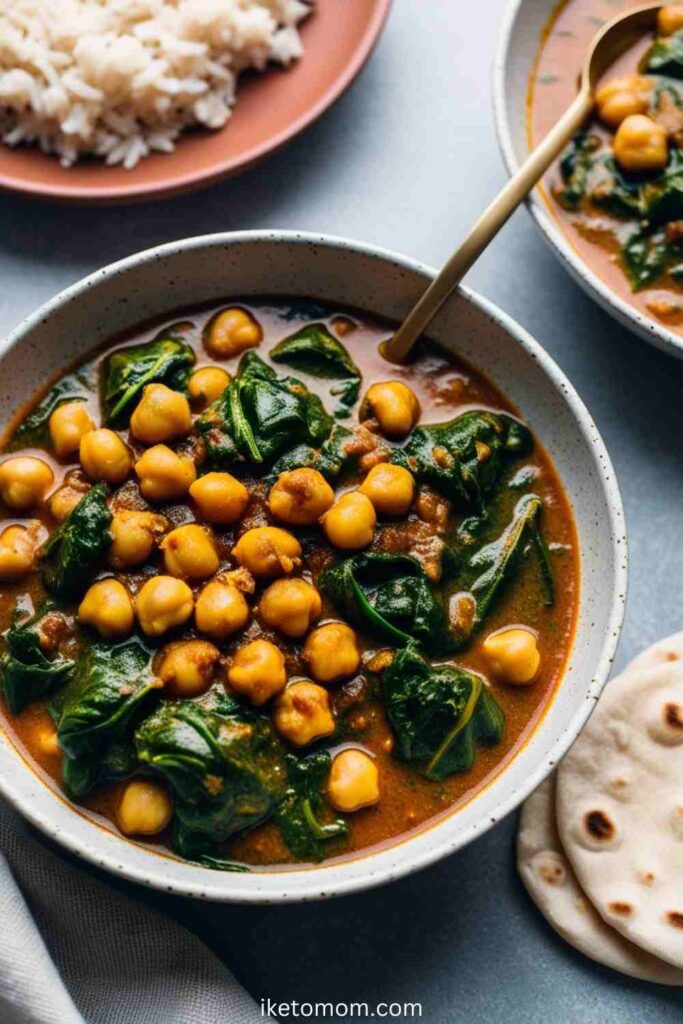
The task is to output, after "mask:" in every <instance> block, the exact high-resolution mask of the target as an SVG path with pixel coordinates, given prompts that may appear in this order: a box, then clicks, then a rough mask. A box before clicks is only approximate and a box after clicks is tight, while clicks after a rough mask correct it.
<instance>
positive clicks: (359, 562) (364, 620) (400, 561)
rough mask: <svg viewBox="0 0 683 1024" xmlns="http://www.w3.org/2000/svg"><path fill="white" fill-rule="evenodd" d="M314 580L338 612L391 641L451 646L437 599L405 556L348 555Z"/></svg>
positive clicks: (437, 650) (436, 649)
mask: <svg viewBox="0 0 683 1024" xmlns="http://www.w3.org/2000/svg"><path fill="white" fill-rule="evenodd" d="M319 585H320V587H321V589H322V590H323V591H324V593H326V594H327V596H328V597H329V598H330V600H331V601H332V603H333V604H334V606H335V608H336V609H337V610H338V611H339V612H340V613H341V614H343V615H345V616H347V617H348V618H349V619H351V620H352V621H353V622H355V623H356V624H357V625H360V626H364V627H366V628H369V629H371V630H372V632H373V633H378V634H380V635H381V636H383V637H385V638H386V639H387V640H390V641H392V642H393V643H395V644H400V645H403V644H407V643H409V642H410V641H411V640H413V639H414V640H416V641H418V642H419V643H420V644H421V645H422V646H423V647H424V648H425V650H427V651H429V652H430V653H440V652H443V653H447V652H449V651H451V650H454V649H455V646H456V642H455V638H454V637H453V636H452V635H451V633H450V630H449V626H448V619H447V617H446V612H445V610H444V607H443V604H442V602H441V599H440V597H439V596H438V595H437V593H436V591H435V590H433V589H432V587H431V586H430V584H429V580H428V579H427V575H426V573H425V571H424V569H423V568H422V566H421V565H420V563H419V562H417V561H416V560H415V559H414V558H411V557H410V555H392V554H384V553H382V554H360V555H354V556H353V557H351V558H346V559H344V560H343V561H342V562H339V563H338V564H337V565H335V566H333V567H332V568H331V569H327V570H326V571H325V572H324V573H323V574H322V575H321V577H320V580H319Z"/></svg>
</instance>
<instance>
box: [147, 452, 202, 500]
mask: <svg viewBox="0 0 683 1024" xmlns="http://www.w3.org/2000/svg"><path fill="white" fill-rule="evenodd" d="M135 474H136V476H137V478H138V480H139V481H140V493H141V494H142V496H143V498H146V499H147V501H173V500H175V499H176V498H182V497H183V496H184V495H185V494H187V492H188V490H189V488H190V485H191V484H193V483H194V481H195V480H196V478H197V470H196V469H195V465H194V462H193V461H192V459H190V458H186V457H185V456H182V455H177V454H176V452H174V451H172V450H171V449H170V448H167V447H166V445H165V444H156V445H154V447H153V448H148V449H147V451H146V452H145V453H144V455H143V456H142V457H141V458H139V459H138V461H137V462H136V463H135Z"/></svg>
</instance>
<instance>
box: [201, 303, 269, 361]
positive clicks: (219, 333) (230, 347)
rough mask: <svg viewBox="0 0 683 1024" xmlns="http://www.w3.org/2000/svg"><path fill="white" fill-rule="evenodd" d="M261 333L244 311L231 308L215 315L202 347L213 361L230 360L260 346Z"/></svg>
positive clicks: (236, 307) (234, 307) (256, 324)
mask: <svg viewBox="0 0 683 1024" xmlns="http://www.w3.org/2000/svg"><path fill="white" fill-rule="evenodd" d="M262 338H263V331H262V330H261V327H260V325H259V324H258V323H257V322H256V320H255V319H254V318H253V316H251V314H250V313H247V311H246V309H241V308H240V307H239V306H232V307H230V309H223V310H221V312H220V313H217V314H216V316H214V317H213V318H212V319H211V321H210V322H209V325H208V327H207V331H206V335H205V338H204V347H205V348H206V351H207V352H208V353H209V355H211V356H213V357H214V359H232V357H233V356H238V355H241V353H242V352H246V350H247V349H248V348H256V347H257V346H258V345H260V344H261V340H262Z"/></svg>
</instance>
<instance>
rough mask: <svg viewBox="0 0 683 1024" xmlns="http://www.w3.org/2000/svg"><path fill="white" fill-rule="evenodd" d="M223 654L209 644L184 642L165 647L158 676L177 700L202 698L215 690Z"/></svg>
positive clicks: (202, 641) (160, 656)
mask: <svg viewBox="0 0 683 1024" xmlns="http://www.w3.org/2000/svg"><path fill="white" fill-rule="evenodd" d="M220 656H221V654H220V651H219V650H218V648H217V647H214V645H213V644H210V643H208V641H206V640H181V641H178V642H177V643H172V644H169V645H168V646H167V647H164V649H163V651H162V652H161V654H160V655H159V664H158V668H157V675H158V676H159V678H160V679H161V681H162V683H163V684H164V686H165V687H166V690H167V691H168V692H169V693H170V694H171V696H173V697H181V698H188V697H199V696H200V695H201V694H202V693H206V691H207V690H208V689H209V687H210V686H211V683H212V681H213V677H214V673H215V670H216V665H217V663H218V659H219V658H220Z"/></svg>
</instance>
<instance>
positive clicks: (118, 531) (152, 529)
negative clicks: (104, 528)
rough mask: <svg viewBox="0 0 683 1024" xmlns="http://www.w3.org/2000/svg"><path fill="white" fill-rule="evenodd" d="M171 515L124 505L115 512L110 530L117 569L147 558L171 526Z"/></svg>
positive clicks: (112, 560)
mask: <svg viewBox="0 0 683 1024" xmlns="http://www.w3.org/2000/svg"><path fill="white" fill-rule="evenodd" d="M168 526H169V523H168V519H166V518H165V517H164V516H160V515H157V513H156V512H137V511H135V510H132V509H131V510H129V509H120V510H119V511H118V512H116V513H114V518H113V520H112V523H111V526H110V528H109V529H110V531H111V536H112V544H111V547H110V549H109V561H110V562H111V564H112V566H113V567H114V568H115V569H127V568H129V567H130V566H132V565H142V563H143V562H146V561H147V560H148V558H149V557H150V555H151V554H152V551H153V550H154V547H155V545H156V544H157V542H158V541H159V540H160V538H161V537H163V535H164V533H165V532H166V530H167V529H168Z"/></svg>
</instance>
